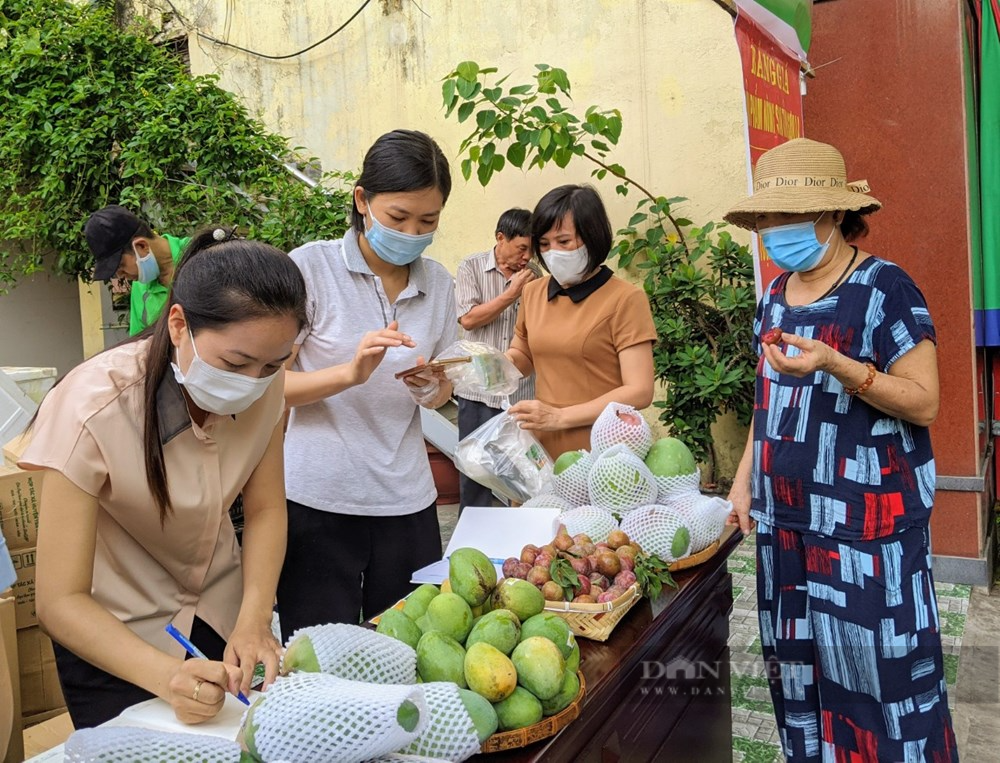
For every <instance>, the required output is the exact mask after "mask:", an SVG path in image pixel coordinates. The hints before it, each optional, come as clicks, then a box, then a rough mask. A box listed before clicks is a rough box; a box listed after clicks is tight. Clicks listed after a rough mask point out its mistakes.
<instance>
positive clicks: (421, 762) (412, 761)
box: [365, 752, 450, 763]
mask: <svg viewBox="0 0 1000 763" xmlns="http://www.w3.org/2000/svg"><path fill="white" fill-rule="evenodd" d="M365 763H450V761H449V760H448V759H447V758H428V757H427V756H426V755H404V754H403V753H400V752H392V753H389V754H388V755H379V756H378V757H377V758H372V759H371V760H368V761H365Z"/></svg>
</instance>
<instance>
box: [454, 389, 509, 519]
mask: <svg viewBox="0 0 1000 763" xmlns="http://www.w3.org/2000/svg"><path fill="white" fill-rule="evenodd" d="M499 413H500V409H499V408H490V406H488V405H486V403H480V402H479V401H478V400H466V399H465V398H464V397H460V398H458V437H459V439H462V438H464V437H465V436H466V435H470V434H472V433H473V432H475V431H476V430H477V429H479V427H481V426H482V425H483V424H485V423H486V422H487V421H489V420H490V419H492V418H493V417H494V416H497V415H499ZM458 493H459V499H458V511H459V514H461V512H462V509H464V508H465V507H466V506H492V505H493V491H492V490H490V489H489V488H488V487H484V486H483V485H480V484H479V483H478V482H476V481H475V480H474V479H472V477H469V476H466V475H465V474H462V473H459V477H458Z"/></svg>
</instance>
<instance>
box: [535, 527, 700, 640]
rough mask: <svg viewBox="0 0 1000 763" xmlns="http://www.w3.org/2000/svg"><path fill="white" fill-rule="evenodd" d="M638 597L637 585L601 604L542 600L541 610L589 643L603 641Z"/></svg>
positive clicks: (674, 568) (682, 566)
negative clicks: (589, 640)
mask: <svg viewBox="0 0 1000 763" xmlns="http://www.w3.org/2000/svg"><path fill="white" fill-rule="evenodd" d="M719 546H720V541H715V543H713V544H712V545H711V546H708V547H706V548H704V549H702V550H701V551H699V552H698V553H697V554H692V555H691V556H686V557H684V558H683V559H678V560H677V561H676V562H674V563H673V564H671V565H670V571H671V572H678V571H680V570H686V569H687V568H689V567H694V566H696V565H698V564H701V563H702V562H704V561H707V560H708V559H711V558H712V557H713V556H714V555H715V552H716V551H718V550H719ZM641 598H642V593H641V592H640V590H639V586H638V585H633V586H631V587H629V588H628V590H626V591H625V593H623V594H622V595H621V596H619V597H618V598H617V599H615V600H614V601H608V602H604V603H603V604H574V603H573V602H569V601H546V602H545V611H546V612H552V613H554V614H557V615H559V616H560V617H561V618H563V619H564V620H565V621H566V624H567V625H569V629H570V630H571V631H573V633H575V634H576V635H577V636H581V637H583V638H589V639H591V640H592V641H607V640H608V637H609V636H610V635H611V631H613V630H614V628H615V626H616V625H617V624H618V622H619V621H620V620H621V619H622V618H623V617H625V614H626V613H627V612H628V611H629V610H630V609H632V607H634V606H635V603H636V602H637V601H639V599H641Z"/></svg>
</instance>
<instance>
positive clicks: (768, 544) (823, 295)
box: [726, 138, 958, 761]
mask: <svg viewBox="0 0 1000 763" xmlns="http://www.w3.org/2000/svg"><path fill="white" fill-rule="evenodd" d="M753 188H754V192H753V195H752V196H750V197H749V198H746V199H744V200H743V201H741V202H740V203H739V204H737V205H736V206H735V207H733V209H732V210H730V212H729V213H728V214H727V215H726V220H728V221H729V222H731V223H734V224H735V225H738V226H740V227H742V228H748V229H751V230H756V231H757V232H758V233H760V235H761V237H762V239H763V242H764V247H765V248H766V250H767V253H768V254H769V255H770V256H771V258H772V259H773V260H774V262H775V264H777V265H778V266H779V267H781V268H782V269H783V270H785V271H787V272H785V273H783V274H782V275H780V276H778V277H777V278H775V279H774V280H773V281H772V282H771V284H770V285H769V286H768V287H767V289H766V290H765V292H764V296H763V298H762V299H761V301H760V304H759V305H758V306H757V316H756V320H755V325H754V329H755V334H756V337H757V338H756V339H755V340H754V345H755V350H756V351H757V353H758V354H759V355H760V356H761V360H760V362H759V363H758V365H757V385H756V387H757V389H756V404H755V408H754V417H753V423H752V426H751V432H750V437H749V438H748V441H747V447H746V451H745V452H744V455H743V459H742V461H741V462H740V466H739V468H738V470H737V474H736V478H735V480H734V483H733V489H732V492H731V494H730V496H729V497H730V500H731V501H732V502H733V506H734V509H733V513H732V515H731V517H730V523H731V524H738V525H739V526H740V528H741V529H742V530H743V532H744V533H749V532H750V530H751V528H752V526H753V524H754V522H756V523H757V570H758V574H757V598H758V605H759V618H760V630H761V644H762V647H763V655H764V659H765V662H766V664H767V675H768V681H769V683H770V688H771V698H772V701H773V703H774V711H775V717H776V719H777V722H778V727H779V729H780V731H781V738H782V745H783V747H784V752H785V755H786V757H787V758H788V760H790V761H800V760H820V759H823V760H834V759H836V760H842V759H843V760H847V759H852V760H863V761H875V760H880V761H881V760H893V761H918V760H921V761H922V760H942V761H943V760H958V752H957V750H956V747H955V735H954V733H953V731H952V723H951V716H950V714H949V712H948V701H947V696H946V693H945V679H944V670H943V662H942V655H941V637H940V632H939V623H938V614H937V604H936V600H935V596H934V585H933V579H932V576H931V569H930V559H931V550H930V535H929V529H928V522H929V519H930V512H931V507H932V505H933V499H934V481H935V472H934V457H933V454H932V452H931V442H930V434H929V432H928V429H927V427H928V426H929V425H930V424H931V422H932V421H933V420H934V418H935V417H936V415H937V411H938V402H939V398H938V395H939V393H938V372H937V356H936V349H935V343H936V337H935V331H934V325H933V323H932V322H931V318H930V314H929V313H928V310H927V303H926V302H925V300H924V297H923V295H922V294H921V293H920V290H919V289H918V288H917V286H916V285H915V284H914V283H913V281H912V280H911V279H910V277H909V276H907V274H906V273H905V272H903V270H902V269H901V268H899V267H898V266H897V265H894V264H893V263H891V262H888V261H887V260H883V259H880V258H879V257H876V256H874V255H871V254H869V253H867V252H865V251H862V250H860V249H859V248H858V247H857V246H856V245H854V244H852V243H851V242H852V241H854V240H856V239H857V238H859V237H861V236H863V235H864V234H865V233H867V231H868V226H867V224H866V222H865V219H864V218H865V216H866V215H868V214H870V213H871V212H874V211H875V210H877V209H879V207H880V206H881V204H880V202H879V201H878V200H876V199H875V198H873V197H871V196H869V195H867V194H866V193H862V192H861V190H862V189H863V190H865V191H867V184H863V183H862V184H848V182H847V175H846V171H845V167H844V160H843V157H842V156H841V155H840V153H839V152H838V151H837V150H836V149H835V148H833V147H832V146H828V145H826V144H823V143H817V142H815V141H811V140H807V139H804V138H799V139H796V140H792V141H789V142H787V143H785V144H783V145H781V146H778V147H777V148H774V149H771V150H770V151H768V152H767V153H765V154H764V155H763V156H762V157H761V158H760V160H759V161H758V163H757V166H756V168H755V170H754V185H753Z"/></svg>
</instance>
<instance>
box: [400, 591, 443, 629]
mask: <svg viewBox="0 0 1000 763" xmlns="http://www.w3.org/2000/svg"><path fill="white" fill-rule="evenodd" d="M439 593H441V591H440V590H439V589H438V587H437V586H435V585H431V584H430V583H424V584H423V585H422V586H419V587H418V588H417V589H416V590H415V591H414V592H413V593H411V594H410V595H409V596H407V597H406V601H405V602H403V614H404V615H406V616H407V617H408V618H410V619H411V620H413V621H414V622H416V621H417V619H418V618H419V617H421V616H422V615H423V614H424V612H426V611H427V605H428V604H430V603H431V599H433V598H434V597H435V596H437V595H438V594H439Z"/></svg>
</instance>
